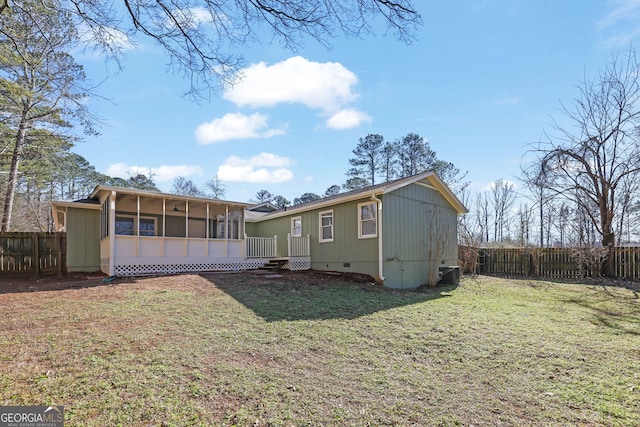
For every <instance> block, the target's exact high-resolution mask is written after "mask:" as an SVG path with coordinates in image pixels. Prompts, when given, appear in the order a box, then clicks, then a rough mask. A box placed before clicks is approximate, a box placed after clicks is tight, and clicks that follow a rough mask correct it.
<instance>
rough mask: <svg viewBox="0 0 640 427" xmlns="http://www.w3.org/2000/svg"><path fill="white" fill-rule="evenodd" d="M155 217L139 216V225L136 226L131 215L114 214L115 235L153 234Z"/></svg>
mask: <svg viewBox="0 0 640 427" xmlns="http://www.w3.org/2000/svg"><path fill="white" fill-rule="evenodd" d="M156 230H157V226H156V219H155V218H152V217H140V224H139V227H138V228H136V217H135V216H132V215H116V235H119V236H137V235H138V231H140V236H155V235H156Z"/></svg>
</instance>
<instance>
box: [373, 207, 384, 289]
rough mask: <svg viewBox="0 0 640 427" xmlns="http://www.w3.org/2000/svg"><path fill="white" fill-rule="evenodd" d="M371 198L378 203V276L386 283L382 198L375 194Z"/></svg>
mask: <svg viewBox="0 0 640 427" xmlns="http://www.w3.org/2000/svg"><path fill="white" fill-rule="evenodd" d="M371 200H374V201H376V202H377V204H378V221H376V222H377V223H378V277H379V278H380V281H381V282H382V284H383V285H384V266H383V264H382V261H383V260H382V200H380V199H379V198H378V197H376V195H375V194H372V195H371Z"/></svg>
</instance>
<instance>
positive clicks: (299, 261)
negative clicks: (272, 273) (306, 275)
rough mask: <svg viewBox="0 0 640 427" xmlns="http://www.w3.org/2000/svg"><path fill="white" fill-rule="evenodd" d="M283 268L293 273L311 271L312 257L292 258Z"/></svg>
mask: <svg viewBox="0 0 640 427" xmlns="http://www.w3.org/2000/svg"><path fill="white" fill-rule="evenodd" d="M283 268H286V269H288V270H291V271H303V270H311V257H291V258H289V261H287V263H286V264H285V265H284V266H283Z"/></svg>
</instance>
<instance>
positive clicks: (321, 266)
mask: <svg viewBox="0 0 640 427" xmlns="http://www.w3.org/2000/svg"><path fill="white" fill-rule="evenodd" d="M380 198H381V200H382V204H383V210H382V213H383V214H382V232H383V239H382V244H383V256H382V259H383V274H384V278H385V280H384V284H385V286H388V287H392V288H397V289H408V288H416V287H418V286H421V285H424V284H426V283H428V281H429V272H430V270H431V269H433V268H438V267H439V266H440V265H443V264H444V265H456V264H457V259H458V249H457V218H458V216H457V212H456V211H455V210H454V209H453V207H451V205H450V204H449V202H447V201H446V199H444V197H442V195H441V194H440V193H439V192H438V191H436V190H432V189H430V188H427V187H425V186H422V185H418V184H411V185H408V186H406V187H402V188H400V189H397V190H395V191H393V192H391V193H388V194H385V195H383V196H380ZM370 201H371V199H370V198H368V197H364V198H362V199H360V200H356V201H352V202H346V203H341V204H337V205H334V206H333V207H331V208H326V207H325V208H319V209H315V210H312V211H309V212H303V213H292V214H290V215H287V216H285V217H281V218H274V219H270V220H266V221H262V222H258V223H254V224H247V235H249V236H256V237H272V236H274V235H277V236H278V256H282V257H284V256H287V233H289V232H290V229H291V218H292V217H295V216H301V217H302V234H303V235H307V234H309V236H310V245H311V247H310V249H311V268H312V269H314V270H328V271H342V272H354V273H364V274H369V275H370V276H372V277H374V278H376V279H377V278H378V239H377V238H372V239H358V204H359V203H363V202H370ZM331 209H333V214H334V215H333V217H334V241H333V242H326V243H320V241H319V236H320V230H319V218H320V215H319V214H320V212H324V211H327V210H331Z"/></svg>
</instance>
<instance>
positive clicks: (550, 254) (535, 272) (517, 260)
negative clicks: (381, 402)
mask: <svg viewBox="0 0 640 427" xmlns="http://www.w3.org/2000/svg"><path fill="white" fill-rule="evenodd" d="M580 250H581V248H543V249H540V248H531V249H529V248H508V249H503V248H497V249H475V250H474V251H475V252H477V253H478V270H477V271H478V272H479V273H481V274H497V275H509V276H538V277H544V278H553V279H577V278H582V277H590V276H591V275H592V274H597V273H598V272H597V271H591V270H592V269H591V268H590V267H589V266H588V265H586V264H585V263H584V262H580V261H578V257H577V256H576V253H577V252H579V251H580ZM583 252H588V251H583ZM613 256H614V263H615V271H616V276H617V277H618V278H621V279H630V280H640V247H618V248H614V251H613ZM595 263H596V264H597V260H596V261H595Z"/></svg>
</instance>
